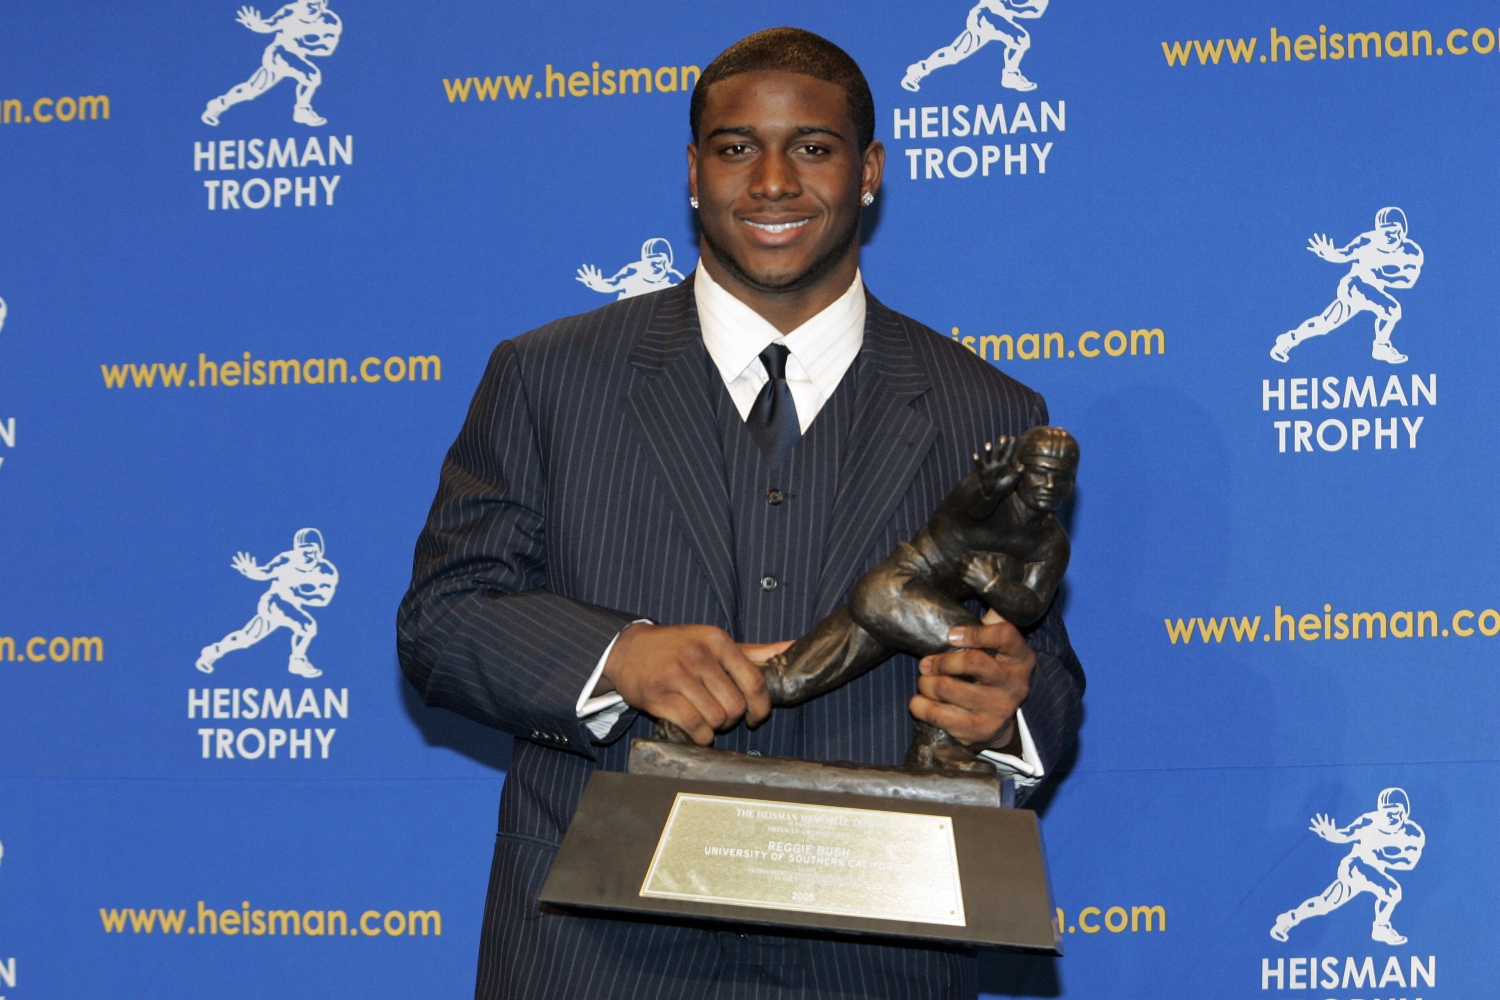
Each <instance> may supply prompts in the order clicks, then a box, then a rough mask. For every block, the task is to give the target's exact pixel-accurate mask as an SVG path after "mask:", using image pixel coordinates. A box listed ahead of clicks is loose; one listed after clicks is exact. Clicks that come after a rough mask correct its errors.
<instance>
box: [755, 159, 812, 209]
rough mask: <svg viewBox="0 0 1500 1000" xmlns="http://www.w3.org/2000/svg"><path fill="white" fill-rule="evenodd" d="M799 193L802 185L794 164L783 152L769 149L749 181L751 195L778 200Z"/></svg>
mask: <svg viewBox="0 0 1500 1000" xmlns="http://www.w3.org/2000/svg"><path fill="white" fill-rule="evenodd" d="M801 193H802V185H801V184H800V183H799V182H798V179H797V169H796V166H795V165H794V164H793V163H792V161H791V159H790V158H789V157H788V156H787V155H786V154H785V153H783V152H782V151H780V150H771V151H770V152H768V153H767V154H766V155H765V156H764V157H762V159H761V161H760V163H759V166H758V169H757V170H756V172H755V177H754V178H753V180H752V182H751V187H750V194H751V195H753V196H757V197H761V198H765V199H767V200H769V201H779V200H780V199H782V198H790V197H796V196H797V195H799V194H801Z"/></svg>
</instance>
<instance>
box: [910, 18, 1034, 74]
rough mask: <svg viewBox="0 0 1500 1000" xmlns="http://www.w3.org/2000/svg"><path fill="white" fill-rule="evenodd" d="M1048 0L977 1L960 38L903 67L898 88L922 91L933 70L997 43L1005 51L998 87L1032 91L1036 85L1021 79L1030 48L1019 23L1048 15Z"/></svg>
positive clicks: (949, 64)
mask: <svg viewBox="0 0 1500 1000" xmlns="http://www.w3.org/2000/svg"><path fill="white" fill-rule="evenodd" d="M1049 2H1050V0H979V3H977V4H975V5H974V6H973V8H972V9H970V11H969V17H968V20H967V22H966V23H965V24H964V30H963V34H961V35H959V36H958V37H957V38H955V39H954V40H953V44H952V45H945V46H943V47H942V48H940V49H938V50H937V51H936V52H934V53H933V54H932V55H930V56H928V57H927V58H926V59H923V60H922V61H921V62H914V63H912V64H911V65H910V66H908V67H906V76H904V77H902V78H901V86H903V87H905V88H906V89H907V90H913V91H915V90H921V89H922V80H923V78H925V77H926V76H927V75H928V74H929V73H931V72H933V71H934V70H939V69H942V68H943V67H944V66H952V65H953V64H954V63H957V62H963V61H964V60H965V59H967V58H969V57H970V56H972V55H973V54H974V53H976V52H978V51H979V50H980V49H982V48H984V47H985V46H986V45H988V44H989V43H990V42H999V43H1000V44H1001V45H1002V46H1004V48H1005V63H1004V67H1003V68H1002V69H1001V71H1000V86H1002V87H1009V88H1010V89H1011V90H1020V91H1027V90H1035V89H1036V84H1034V83H1032V82H1031V81H1030V80H1028V79H1026V77H1024V76H1022V75H1021V59H1022V57H1024V56H1025V55H1026V52H1027V50H1028V49H1030V48H1031V33H1030V32H1029V31H1027V30H1026V29H1025V28H1024V27H1022V25H1021V21H1022V20H1034V19H1036V18H1038V17H1041V16H1042V15H1043V14H1045V13H1046V12H1047V4H1048V3H1049Z"/></svg>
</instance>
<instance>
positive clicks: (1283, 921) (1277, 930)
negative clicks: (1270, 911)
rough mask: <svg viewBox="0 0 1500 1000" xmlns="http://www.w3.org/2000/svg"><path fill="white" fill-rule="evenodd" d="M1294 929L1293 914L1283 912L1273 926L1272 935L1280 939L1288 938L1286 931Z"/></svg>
mask: <svg viewBox="0 0 1500 1000" xmlns="http://www.w3.org/2000/svg"><path fill="white" fill-rule="evenodd" d="M1291 929H1292V915H1291V914H1290V913H1283V914H1281V915H1279V916H1278V917H1277V918H1276V923H1275V925H1273V926H1272V927H1271V936H1272V937H1273V938H1275V939H1276V940H1278V941H1285V940H1286V932H1287V931H1289V930H1291Z"/></svg>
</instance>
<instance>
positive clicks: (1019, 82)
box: [1000, 71, 1036, 91]
mask: <svg viewBox="0 0 1500 1000" xmlns="http://www.w3.org/2000/svg"><path fill="white" fill-rule="evenodd" d="M1000 86H1002V87H1009V88H1010V89H1011V90H1020V91H1027V90H1035V89H1036V84H1034V83H1032V82H1031V81H1030V80H1028V79H1026V78H1025V77H1024V76H1022V75H1021V74H1020V73H1017V72H1015V71H1010V72H1006V73H1001V74H1000Z"/></svg>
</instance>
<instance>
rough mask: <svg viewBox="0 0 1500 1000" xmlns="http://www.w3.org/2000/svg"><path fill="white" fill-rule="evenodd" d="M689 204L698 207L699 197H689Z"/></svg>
mask: <svg viewBox="0 0 1500 1000" xmlns="http://www.w3.org/2000/svg"><path fill="white" fill-rule="evenodd" d="M688 204H689V205H692V206H693V207H694V208H697V207H698V199H697V198H689V199H688Z"/></svg>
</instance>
